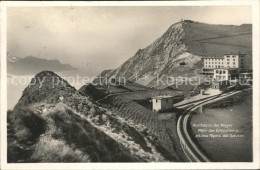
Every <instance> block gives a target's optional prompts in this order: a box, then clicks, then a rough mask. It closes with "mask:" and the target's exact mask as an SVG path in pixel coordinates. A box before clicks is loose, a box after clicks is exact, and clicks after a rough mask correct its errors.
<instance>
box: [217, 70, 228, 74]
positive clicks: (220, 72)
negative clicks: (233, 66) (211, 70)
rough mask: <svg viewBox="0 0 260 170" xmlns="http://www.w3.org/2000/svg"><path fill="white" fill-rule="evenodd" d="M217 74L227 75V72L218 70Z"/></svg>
mask: <svg viewBox="0 0 260 170" xmlns="http://www.w3.org/2000/svg"><path fill="white" fill-rule="evenodd" d="M216 73H219V74H222V73H223V74H226V70H216Z"/></svg>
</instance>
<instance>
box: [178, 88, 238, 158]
mask: <svg viewBox="0 0 260 170" xmlns="http://www.w3.org/2000/svg"><path fill="white" fill-rule="evenodd" d="M235 93H236V92H228V93H225V94H219V95H217V96H212V97H211V98H207V99H205V100H203V101H201V102H198V103H197V104H194V105H192V106H190V107H189V108H187V109H186V110H185V111H184V112H183V114H182V115H181V116H180V117H179V119H178V122H177V134H178V136H179V138H180V143H181V147H182V149H183V151H184V153H185V155H186V157H187V158H188V159H189V160H190V161H191V162H211V160H210V158H208V156H207V155H206V154H205V153H203V151H201V149H200V148H199V146H197V145H196V144H195V143H194V141H193V140H192V138H191V137H190V135H189V132H188V130H187V124H188V120H189V119H190V116H191V112H192V111H194V110H195V109H197V108H198V107H200V106H203V105H204V104H205V103H207V102H208V103H211V102H214V101H213V100H214V99H218V98H220V99H222V98H225V97H229V96H231V95H233V94H235Z"/></svg>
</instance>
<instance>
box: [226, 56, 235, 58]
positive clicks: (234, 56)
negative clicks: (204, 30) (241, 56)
mask: <svg viewBox="0 0 260 170" xmlns="http://www.w3.org/2000/svg"><path fill="white" fill-rule="evenodd" d="M229 57H231V56H229V55H228V56H227V58H229ZM232 57H233V58H236V56H235V55H233V56H232Z"/></svg>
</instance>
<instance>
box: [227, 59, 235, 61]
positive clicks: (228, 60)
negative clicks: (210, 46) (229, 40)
mask: <svg viewBox="0 0 260 170" xmlns="http://www.w3.org/2000/svg"><path fill="white" fill-rule="evenodd" d="M227 61H229V59H227ZM233 61H236V59H233Z"/></svg>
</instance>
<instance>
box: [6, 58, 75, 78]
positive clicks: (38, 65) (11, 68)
mask: <svg viewBox="0 0 260 170" xmlns="http://www.w3.org/2000/svg"><path fill="white" fill-rule="evenodd" d="M44 70H53V71H67V70H76V68H74V67H72V66H71V65H69V64H62V63H61V62H60V61H59V60H57V59H53V60H47V59H43V58H38V57H34V56H26V57H24V58H21V57H16V56H11V55H10V54H9V53H8V54H7V72H8V73H9V74H15V75H33V74H36V73H38V72H41V71H44Z"/></svg>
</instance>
